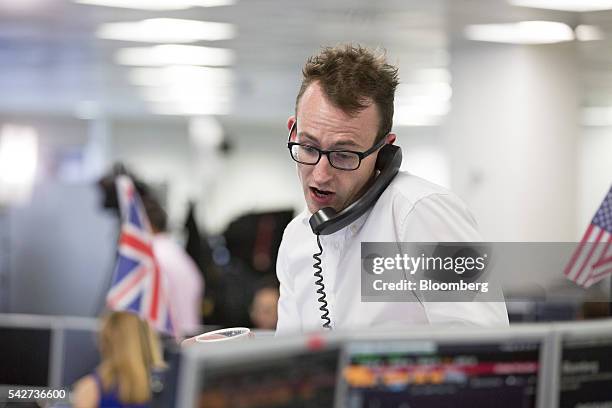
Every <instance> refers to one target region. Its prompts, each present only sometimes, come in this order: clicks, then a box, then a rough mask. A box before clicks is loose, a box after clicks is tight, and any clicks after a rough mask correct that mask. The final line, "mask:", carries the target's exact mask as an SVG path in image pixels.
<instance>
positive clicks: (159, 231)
mask: <svg viewBox="0 0 612 408" xmlns="http://www.w3.org/2000/svg"><path fill="white" fill-rule="evenodd" d="M142 202H143V205H144V207H145V211H146V212H147V216H148V217H149V221H150V222H151V228H152V230H153V252H154V254H155V258H156V259H157V263H158V264H159V268H160V269H161V271H162V272H163V274H164V275H165V276H166V277H167V279H168V292H169V299H170V305H171V306H172V317H173V318H174V319H175V324H176V328H177V331H178V332H179V334H181V335H190V334H194V333H197V332H198V329H199V327H200V324H201V322H200V310H201V303H202V297H203V295H204V279H203V278H202V275H201V274H200V271H199V270H198V267H197V265H196V264H195V262H194V261H193V259H191V257H190V256H189V255H188V254H187V252H185V250H184V249H183V248H182V247H180V246H179V245H178V244H177V243H176V242H175V241H174V240H173V239H172V237H171V236H170V235H169V234H168V233H167V232H166V229H167V223H168V218H167V215H166V212H165V211H164V209H163V208H162V207H161V206H160V205H159V203H158V202H157V201H156V200H155V199H153V198H151V197H148V196H143V197H142Z"/></svg>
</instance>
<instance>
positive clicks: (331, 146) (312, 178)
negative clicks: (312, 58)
mask: <svg viewBox="0 0 612 408" xmlns="http://www.w3.org/2000/svg"><path fill="white" fill-rule="evenodd" d="M297 111H298V113H297V114H298V132H299V133H298V141H299V142H300V143H307V144H310V145H312V146H314V147H317V148H320V149H324V150H336V149H337V150H353V151H358V152H363V151H365V150H367V149H369V148H370V147H372V145H373V144H374V141H375V139H376V134H377V131H378V124H379V120H380V119H379V114H378V109H377V108H376V105H375V104H373V103H372V104H370V105H369V106H368V107H366V108H365V109H363V110H361V111H359V112H358V113H356V114H355V115H349V114H347V113H346V112H343V111H342V110H341V109H339V108H338V107H336V106H334V105H333V104H332V103H331V101H329V99H328V98H327V96H326V95H325V92H324V91H323V89H322V87H321V86H320V85H319V84H318V83H317V82H314V83H313V84H311V85H310V86H309V87H308V88H307V89H306V91H305V92H304V94H303V95H302V97H301V99H300V101H299V105H298V110H297ZM289 122H290V124H291V123H292V120H291V118H290V120H289ZM375 162H376V153H374V154H371V155H370V156H368V157H366V158H365V159H363V160H362V162H361V165H360V166H359V168H358V169H357V170H353V171H344V170H339V169H335V168H333V167H331V165H330V164H329V162H328V160H327V157H325V156H322V157H321V160H320V161H319V163H318V164H316V165H314V166H309V165H304V164H298V175H299V178H300V182H301V183H302V190H303V193H304V198H305V200H306V204H307V206H308V210H309V211H310V212H311V213H315V212H316V211H318V210H320V209H321V208H323V207H332V208H333V209H334V210H336V211H340V210H342V209H344V208H346V207H347V206H348V205H350V204H351V203H352V202H354V201H355V200H356V199H357V198H359V197H360V196H361V195H362V194H363V192H364V191H365V189H366V188H367V185H368V182H369V181H370V180H371V178H372V177H373V176H374V164H375Z"/></svg>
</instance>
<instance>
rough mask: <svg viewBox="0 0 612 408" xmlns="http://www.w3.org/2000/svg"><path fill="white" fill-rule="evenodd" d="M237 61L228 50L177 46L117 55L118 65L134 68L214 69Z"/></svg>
mask: <svg viewBox="0 0 612 408" xmlns="http://www.w3.org/2000/svg"><path fill="white" fill-rule="evenodd" d="M235 60H236V57H235V54H234V51H232V50H230V49H227V48H211V47H199V46H195V45H177V44H163V45H154V46H153V47H133V48H122V49H119V50H118V51H117V53H116V54H115V62H116V63H117V64H120V65H132V66H168V65H204V66H213V67H214V66H228V65H232V64H233V63H234V61H235Z"/></svg>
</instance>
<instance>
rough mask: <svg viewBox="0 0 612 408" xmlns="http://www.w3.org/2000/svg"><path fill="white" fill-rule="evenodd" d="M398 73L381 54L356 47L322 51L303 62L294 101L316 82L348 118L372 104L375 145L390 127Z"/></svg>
mask: <svg viewBox="0 0 612 408" xmlns="http://www.w3.org/2000/svg"><path fill="white" fill-rule="evenodd" d="M397 71H398V69H397V68H396V67H394V66H393V65H389V64H388V63H387V61H386V57H385V54H384V53H378V52H375V51H372V50H369V49H367V48H364V47H362V46H360V45H351V44H346V45H340V46H337V47H325V48H323V50H322V51H321V52H320V53H319V54H317V55H313V56H311V57H310V58H308V60H307V61H306V64H305V65H304V68H303V69H302V75H303V79H302V86H301V87H300V91H299V93H298V96H297V98H296V101H295V111H296V114H297V106H298V103H299V101H300V98H301V97H302V95H303V94H304V92H305V91H306V89H307V88H308V86H309V85H310V84H312V83H314V82H319V83H320V85H321V87H322V88H323V91H324V92H325V94H326V95H327V97H328V98H329V99H330V101H331V102H332V103H333V104H334V105H335V106H337V107H338V108H340V109H342V110H343V111H344V112H345V113H347V114H349V115H354V114H356V113H358V112H359V111H361V110H363V109H365V108H367V107H368V106H369V105H370V101H373V102H374V103H375V104H376V106H377V108H378V112H379V115H380V122H379V124H378V134H377V135H376V141H379V140H380V139H382V138H383V137H385V136H386V135H387V134H388V133H389V132H391V127H392V126H393V99H394V97H395V88H396V87H397V85H398V83H399V79H398V75H397Z"/></svg>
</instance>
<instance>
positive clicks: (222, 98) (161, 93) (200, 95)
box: [140, 86, 231, 104]
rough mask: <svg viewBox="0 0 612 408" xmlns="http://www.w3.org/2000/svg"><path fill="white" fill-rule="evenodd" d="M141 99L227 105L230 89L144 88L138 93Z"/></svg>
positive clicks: (229, 98)
mask: <svg viewBox="0 0 612 408" xmlns="http://www.w3.org/2000/svg"><path fill="white" fill-rule="evenodd" d="M140 94H141V96H142V98H143V99H144V100H146V101H149V102H193V103H194V104H197V103H206V104H209V103H216V102H218V103H229V102H230V101H231V89H230V88H225V89H221V88H204V89H201V88H195V89H194V88H189V87H186V86H169V87H156V88H144V89H142V90H141V91H140Z"/></svg>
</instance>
